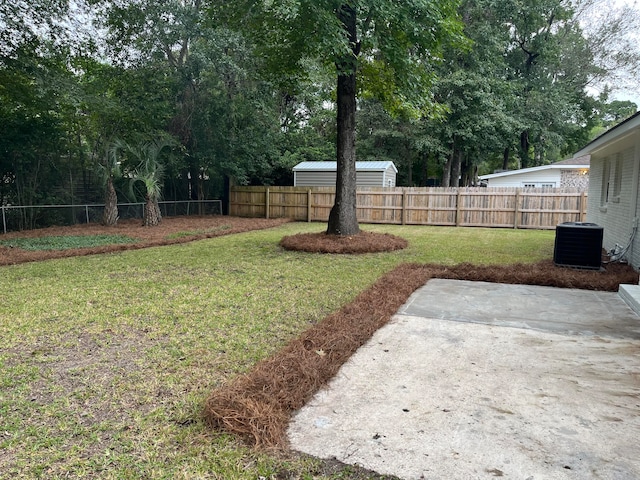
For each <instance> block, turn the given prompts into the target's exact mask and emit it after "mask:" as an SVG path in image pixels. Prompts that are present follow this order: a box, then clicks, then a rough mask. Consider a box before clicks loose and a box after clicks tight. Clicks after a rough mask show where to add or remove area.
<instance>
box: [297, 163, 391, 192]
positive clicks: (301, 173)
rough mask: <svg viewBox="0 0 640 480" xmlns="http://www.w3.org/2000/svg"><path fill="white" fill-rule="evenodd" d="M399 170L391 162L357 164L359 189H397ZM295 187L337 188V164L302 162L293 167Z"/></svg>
mask: <svg viewBox="0 0 640 480" xmlns="http://www.w3.org/2000/svg"><path fill="white" fill-rule="evenodd" d="M397 174H398V169H397V168H396V166H395V165H394V164H393V162H391V161H385V162H356V185H357V186H358V187H395V186H396V175H397ZM293 185H294V186H295V187H335V186H336V162H302V163H299V164H298V165H296V166H295V167H293Z"/></svg>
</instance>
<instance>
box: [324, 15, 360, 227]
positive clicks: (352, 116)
mask: <svg viewBox="0 0 640 480" xmlns="http://www.w3.org/2000/svg"><path fill="white" fill-rule="evenodd" d="M338 15H339V18H340V20H341V22H342V24H343V25H344V27H345V30H346V31H347V34H348V35H349V40H350V41H351V45H353V49H354V51H353V53H354V55H353V56H352V57H351V56H350V57H347V58H344V59H342V61H341V62H338V63H337V64H336V67H337V70H338V85H337V87H338V91H337V97H338V98H337V103H338V117H337V127H338V142H337V152H336V153H337V172H336V199H335V203H334V205H333V208H332V209H331V212H330V213H329V222H328V224H327V233H328V234H333V235H355V234H356V233H358V232H359V231H360V227H359V226H358V218H357V216H356V60H355V59H356V57H357V55H358V53H359V52H358V50H359V46H358V43H357V35H356V12H355V10H354V9H353V7H351V6H349V5H342V7H341V8H340V10H339V13H338Z"/></svg>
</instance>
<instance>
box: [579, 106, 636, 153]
mask: <svg viewBox="0 0 640 480" xmlns="http://www.w3.org/2000/svg"><path fill="white" fill-rule="evenodd" d="M639 126H640V111H638V112H636V113H635V114H633V115H631V116H630V117H629V118H627V119H626V120H624V121H623V122H620V123H619V124H617V125H616V126H615V127H612V128H610V129H609V130H607V131H606V132H604V133H603V134H602V135H600V136H598V137H596V138H595V139H593V140H592V141H591V142H589V143H588V144H587V145H586V146H584V147H583V148H582V149H580V150H578V151H577V152H576V153H575V154H574V155H573V158H578V157H582V156H584V155H591V154H593V153H594V152H597V151H599V150H602V149H603V148H606V147H607V146H608V145H609V144H611V143H612V142H614V141H616V142H617V141H619V140H624V139H625V137H627V136H630V135H632V134H633V133H634V131H635V129H636V128H638V127H639Z"/></svg>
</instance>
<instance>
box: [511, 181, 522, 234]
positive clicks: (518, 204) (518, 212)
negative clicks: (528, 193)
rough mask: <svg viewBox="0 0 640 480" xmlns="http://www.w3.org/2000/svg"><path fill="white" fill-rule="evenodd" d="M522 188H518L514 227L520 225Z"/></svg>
mask: <svg viewBox="0 0 640 480" xmlns="http://www.w3.org/2000/svg"><path fill="white" fill-rule="evenodd" d="M520 198H521V197H520V189H519V188H516V210H515V212H514V217H513V228H515V229H517V228H519V227H520Z"/></svg>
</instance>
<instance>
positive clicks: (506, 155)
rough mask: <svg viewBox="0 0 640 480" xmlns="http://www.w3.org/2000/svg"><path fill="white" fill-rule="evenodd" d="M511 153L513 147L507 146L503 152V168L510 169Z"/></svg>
mask: <svg viewBox="0 0 640 480" xmlns="http://www.w3.org/2000/svg"><path fill="white" fill-rule="evenodd" d="M510 153H511V149H510V148H509V147H507V148H505V149H504V150H503V152H502V170H509V154H510Z"/></svg>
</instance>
